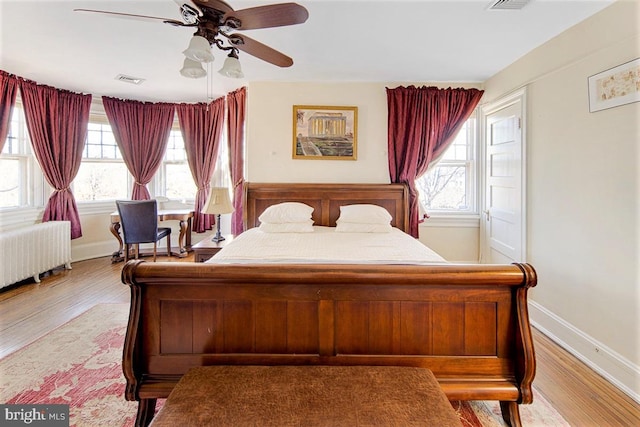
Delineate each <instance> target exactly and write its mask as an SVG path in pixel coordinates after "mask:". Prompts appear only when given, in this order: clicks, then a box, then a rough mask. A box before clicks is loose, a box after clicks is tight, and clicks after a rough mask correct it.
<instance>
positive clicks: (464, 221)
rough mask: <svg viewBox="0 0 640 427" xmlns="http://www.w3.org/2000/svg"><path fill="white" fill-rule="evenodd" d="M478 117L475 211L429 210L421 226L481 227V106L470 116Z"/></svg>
mask: <svg viewBox="0 0 640 427" xmlns="http://www.w3.org/2000/svg"><path fill="white" fill-rule="evenodd" d="M474 116H475V119H476V126H475V135H476V137H475V155H474V160H473V162H472V163H473V164H475V167H472V168H471V169H472V173H473V174H474V178H475V179H474V184H473V186H474V188H475V193H474V194H473V195H472V197H473V200H472V203H471V204H472V205H473V206H474V209H473V211H469V212H454V211H437V210H434V211H429V212H428V215H429V217H428V218H425V219H424V222H422V223H420V224H419V226H420V227H439V228H442V227H461V228H479V227H480V203H481V201H482V194H481V190H482V188H481V178H482V175H481V173H482V171H483V165H482V164H481V163H480V162H481V156H480V153H481V147H482V146H481V139H482V138H480V131H481V128H480V126H481V123H480V117H481V116H480V108H476V110H475V111H474V113H473V114H472V115H471V116H469V118H471V117H474Z"/></svg>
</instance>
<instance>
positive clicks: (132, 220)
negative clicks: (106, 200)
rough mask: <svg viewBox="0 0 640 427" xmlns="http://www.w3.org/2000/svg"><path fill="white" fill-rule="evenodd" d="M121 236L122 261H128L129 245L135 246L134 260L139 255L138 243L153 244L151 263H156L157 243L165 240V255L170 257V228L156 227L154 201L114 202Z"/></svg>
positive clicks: (156, 216)
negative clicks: (122, 245)
mask: <svg viewBox="0 0 640 427" xmlns="http://www.w3.org/2000/svg"><path fill="white" fill-rule="evenodd" d="M116 206H117V207H118V214H119V215H120V224H121V225H122V234H123V235H124V260H125V262H126V261H128V260H129V251H130V249H131V245H135V258H136V259H137V258H138V256H139V253H140V243H153V261H154V262H155V261H156V249H157V245H158V241H159V240H160V239H162V238H163V237H166V238H167V255H168V256H171V228H168V227H158V204H157V202H156V200H116Z"/></svg>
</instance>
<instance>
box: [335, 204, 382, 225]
mask: <svg viewBox="0 0 640 427" xmlns="http://www.w3.org/2000/svg"><path fill="white" fill-rule="evenodd" d="M391 219H392V217H391V214H390V213H389V211H387V210H386V209H385V208H383V207H382V206H378V205H368V204H361V205H345V206H340V218H338V222H340V221H342V222H349V223H356V224H390V223H391ZM336 231H337V230H336Z"/></svg>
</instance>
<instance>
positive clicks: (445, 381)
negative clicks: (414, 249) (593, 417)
mask: <svg viewBox="0 0 640 427" xmlns="http://www.w3.org/2000/svg"><path fill="white" fill-rule="evenodd" d="M122 281H123V283H125V284H127V285H129V286H130V288H131V310H130V315H129V323H128V326H127V335H126V338H125V345H124V351H123V372H124V375H125V378H126V380H127V388H126V392H125V396H126V398H127V399H128V400H138V401H139V402H140V405H139V410H138V424H140V425H146V423H148V422H149V421H150V419H151V417H152V416H153V407H155V399H157V398H165V397H167V396H168V394H169V392H170V391H171V389H172V388H173V386H175V384H176V383H177V381H178V380H179V379H180V378H181V376H182V375H183V374H184V373H186V371H187V370H188V369H189V368H191V367H195V366H206V365H243V364H245V365H248V364H254V365H393V366H419V367H426V368H429V369H430V370H431V371H433V373H434V375H435V376H436V378H437V379H438V381H439V383H440V385H441V387H442V389H443V390H444V391H445V393H446V394H447V396H448V397H449V399H451V400H499V401H500V402H501V408H502V412H503V417H504V418H505V420H506V421H507V422H508V423H509V424H510V425H514V426H517V425H520V416H519V409H518V404H519V403H525V404H526V403H531V402H532V399H533V395H532V391H531V386H532V382H533V379H534V376H535V352H534V347H533V339H532V336H531V329H530V323H529V315H528V310H527V291H528V289H529V288H531V287H533V286H536V283H537V277H536V273H535V270H534V269H533V267H531V266H530V265H529V264H511V265H476V264H474V265H460V264H457V265H456V264H442V265H440V264H438V265H422V266H420V265H335V264H334V265H325V264H287V265H277V264H274V265H257V264H252V265H220V264H217V265H216V264H207V263H163V262H158V263H147V262H144V261H140V260H136V261H130V262H129V263H127V264H126V265H125V267H124V269H123V271H122Z"/></svg>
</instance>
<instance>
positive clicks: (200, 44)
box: [182, 36, 213, 62]
mask: <svg viewBox="0 0 640 427" xmlns="http://www.w3.org/2000/svg"><path fill="white" fill-rule="evenodd" d="M182 53H183V54H184V56H186V57H187V58H188V59H191V60H193V61H198V62H211V61H213V53H211V45H210V44H209V41H207V39H205V38H204V37H202V36H193V37H191V40H190V41H189V47H187V48H186V49H185V50H184V51H182Z"/></svg>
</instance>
